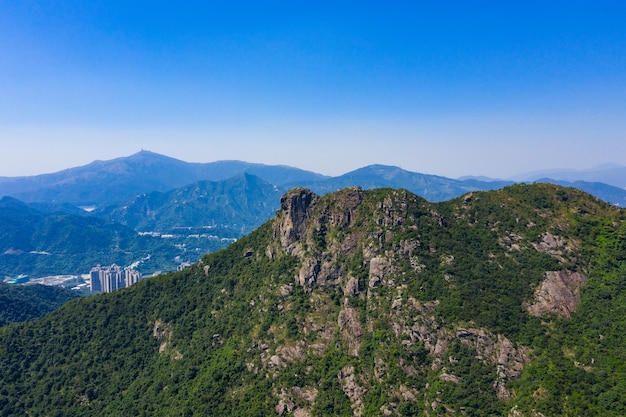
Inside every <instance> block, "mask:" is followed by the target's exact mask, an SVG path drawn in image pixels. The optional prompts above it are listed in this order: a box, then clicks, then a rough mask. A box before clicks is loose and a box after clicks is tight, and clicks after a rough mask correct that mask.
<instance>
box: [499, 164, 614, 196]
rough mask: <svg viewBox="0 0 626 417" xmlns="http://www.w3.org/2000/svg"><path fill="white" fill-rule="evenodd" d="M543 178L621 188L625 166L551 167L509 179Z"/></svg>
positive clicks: (534, 179)
mask: <svg viewBox="0 0 626 417" xmlns="http://www.w3.org/2000/svg"><path fill="white" fill-rule="evenodd" d="M545 178H550V179H552V180H555V181H566V182H569V183H578V182H580V181H583V182H591V183H598V182H600V183H604V184H608V185H612V186H614V187H618V188H621V189H622V190H623V189H625V188H626V167H625V166H622V165H616V164H605V165H600V166H597V167H595V168H591V169H583V170H571V169H570V170H565V169H553V170H544V171H536V172H529V173H526V174H521V175H517V176H515V177H512V178H511V179H512V180H514V181H516V182H521V181H526V182H533V181H540V180H542V179H545Z"/></svg>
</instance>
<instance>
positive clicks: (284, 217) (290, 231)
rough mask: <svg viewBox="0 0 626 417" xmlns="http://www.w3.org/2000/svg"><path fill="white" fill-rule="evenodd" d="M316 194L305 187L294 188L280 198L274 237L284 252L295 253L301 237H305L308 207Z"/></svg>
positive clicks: (297, 251) (297, 250) (315, 197)
mask: <svg viewBox="0 0 626 417" xmlns="http://www.w3.org/2000/svg"><path fill="white" fill-rule="evenodd" d="M317 198H318V197H317V195H315V194H314V193H313V192H311V191H310V190H308V189H305V188H296V189H294V190H291V191H289V192H288V193H287V194H285V195H283V196H282V198H281V199H280V211H279V215H278V216H277V221H276V227H275V237H276V238H277V239H278V241H279V242H280V244H281V246H282V248H283V249H284V250H285V252H286V253H289V254H293V255H297V254H298V253H299V249H300V245H299V244H298V243H299V241H300V240H301V239H303V238H304V237H305V234H306V231H307V228H308V225H309V222H308V221H307V220H309V217H310V210H309V208H310V207H311V205H312V204H313V203H314V202H315V201H316V200H317Z"/></svg>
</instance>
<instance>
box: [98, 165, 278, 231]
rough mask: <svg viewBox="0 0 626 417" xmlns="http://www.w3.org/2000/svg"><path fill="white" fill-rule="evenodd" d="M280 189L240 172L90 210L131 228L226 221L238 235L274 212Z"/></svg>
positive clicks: (167, 227) (166, 228) (160, 228)
mask: <svg viewBox="0 0 626 417" xmlns="http://www.w3.org/2000/svg"><path fill="white" fill-rule="evenodd" d="M280 193H281V191H280V190H279V188H278V187H276V186H275V185H272V184H270V183H268V182H265V181H263V180H261V179H260V178H258V177H256V176H254V175H251V174H241V175H238V176H235V177H233V178H229V179H227V180H224V181H199V182H197V183H194V184H190V185H188V186H185V187H181V188H177V189H175V190H172V191H169V192H166V193H160V192H156V191H155V192H152V193H147V194H142V195H139V196H137V197H135V198H134V199H132V200H131V201H128V202H126V203H124V204H121V205H117V206H109V207H105V208H103V209H100V210H97V211H95V212H94V214H95V215H97V216H101V217H105V218H106V219H108V220H110V221H113V222H116V223H120V224H124V225H126V226H128V227H131V228H133V229H135V230H156V231H164V232H165V231H167V232H170V231H172V228H181V227H194V228H199V227H203V226H207V225H213V226H215V225H228V227H230V228H232V229H233V230H234V231H236V232H235V235H236V237H239V236H241V235H244V234H246V233H249V232H250V231H252V230H253V229H254V228H256V227H258V226H260V225H261V224H263V223H265V222H266V221H267V220H268V219H269V218H271V217H272V216H273V215H274V212H275V211H276V209H278V206H279V203H280V195H281V194H280Z"/></svg>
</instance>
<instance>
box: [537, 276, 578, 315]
mask: <svg viewBox="0 0 626 417" xmlns="http://www.w3.org/2000/svg"><path fill="white" fill-rule="evenodd" d="M586 282H587V277H585V276H584V275H583V274H581V273H579V272H572V271H548V272H546V278H545V279H544V280H543V282H542V283H541V286H539V288H537V290H536V291H535V301H534V303H533V304H531V305H529V306H528V307H527V309H528V312H529V313H530V314H532V315H534V316H541V315H543V314H547V313H552V314H556V315H557V316H563V317H568V318H569V317H571V314H572V313H573V312H574V311H576V307H577V306H578V303H579V302H580V289H581V287H582V286H583V285H584V284H585V283H586Z"/></svg>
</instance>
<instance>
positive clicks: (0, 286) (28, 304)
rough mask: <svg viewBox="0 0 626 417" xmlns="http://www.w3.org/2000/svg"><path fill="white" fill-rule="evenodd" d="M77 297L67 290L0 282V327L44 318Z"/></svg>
mask: <svg viewBox="0 0 626 417" xmlns="http://www.w3.org/2000/svg"><path fill="white" fill-rule="evenodd" d="M76 297H78V294H77V293H76V292H72V291H71V290H66V289H65V288H58V287H50V286H47V285H11V284H5V283H3V282H0V327H2V326H6V325H7V324H11V323H15V322H19V321H26V320H33V319H36V318H39V317H43V316H45V315H46V314H48V313H49V312H51V311H53V310H55V309H57V308H59V307H60V306H62V305H63V304H65V303H66V302H67V301H69V300H72V299H74V298H76Z"/></svg>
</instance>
